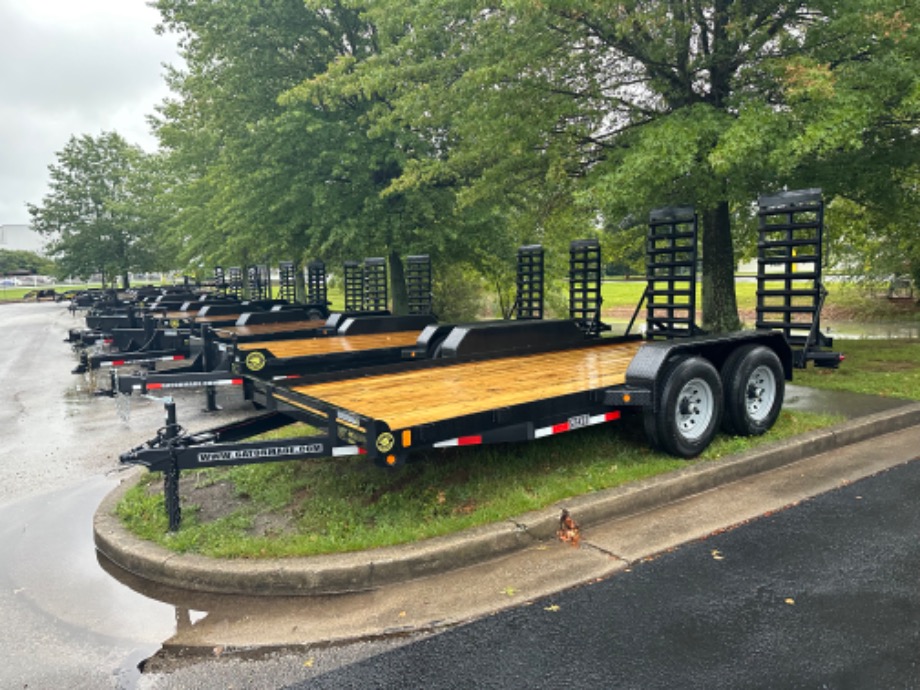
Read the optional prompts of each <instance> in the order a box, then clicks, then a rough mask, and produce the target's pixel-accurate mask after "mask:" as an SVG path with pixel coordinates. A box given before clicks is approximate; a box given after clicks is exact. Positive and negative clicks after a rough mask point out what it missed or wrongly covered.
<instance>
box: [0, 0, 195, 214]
mask: <svg viewBox="0 0 920 690" xmlns="http://www.w3.org/2000/svg"><path fill="white" fill-rule="evenodd" d="M158 20H159V13H158V12H157V11H156V10H155V9H153V8H150V7H148V6H147V5H146V0H79V1H78V2H77V1H74V0H0V27H2V29H0V36H2V40H0V66H2V67H0V224H7V223H27V222H28V220H29V216H28V212H27V211H26V206H25V205H26V203H27V202H28V203H40V201H41V198H42V196H43V194H44V193H45V191H46V187H47V180H48V172H47V170H48V165H49V164H51V163H53V162H54V160H55V152H57V151H60V150H61V149H62V148H63V147H64V145H65V144H66V143H67V140H68V139H69V138H70V137H71V135H77V136H79V135H81V134H92V135H96V134H98V133H100V132H102V131H111V130H115V131H117V132H118V133H120V134H121V135H122V136H124V137H125V138H126V139H127V140H128V141H130V142H132V143H135V144H139V145H141V146H143V147H144V148H145V149H147V150H152V149H153V148H154V147H155V146H156V142H155V140H154V138H153V137H152V136H151V134H150V132H149V128H148V127H147V123H146V119H145V118H146V116H147V115H149V114H151V113H153V111H154V106H155V105H156V104H158V103H159V102H161V101H162V100H163V98H164V97H165V96H166V95H167V93H168V90H167V89H166V86H165V83H164V82H163V76H162V75H163V67H162V65H163V63H169V64H178V63H179V58H178V55H177V53H176V46H175V40H174V38H173V37H171V36H168V35H167V36H158V35H157V34H156V33H155V32H154V27H155V26H156V24H157V22H158Z"/></svg>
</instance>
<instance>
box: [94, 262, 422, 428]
mask: <svg viewBox="0 0 920 690" xmlns="http://www.w3.org/2000/svg"><path fill="white" fill-rule="evenodd" d="M351 265H352V266H353V268H355V269H356V270H353V271H351V272H350V274H349V279H348V280H347V281H346V282H347V283H348V284H349V287H350V289H349V290H348V291H347V294H350V295H352V298H351V299H348V300H346V308H347V309H348V311H345V312H334V313H330V314H328V317H327V318H326V319H325V320H320V319H309V318H308V317H310V316H315V315H316V314H318V313H320V312H319V309H318V308H317V307H316V306H309V305H308V306H307V307H304V308H300V309H298V308H289V307H282V308H279V307H275V308H273V309H272V310H271V311H258V312H251V313H246V314H243V315H241V316H240V317H239V318H238V319H237V321H236V322H235V323H234V324H233V325H221V326H217V327H214V328H211V327H208V326H203V327H202V328H201V331H200V333H199V334H198V335H197V336H195V335H193V336H191V337H190V338H189V340H190V345H189V347H190V349H191V352H192V355H193V356H192V358H191V359H190V360H189V362H188V364H187V365H186V366H180V367H172V368H170V369H168V370H166V371H162V372H159V371H141V372H138V373H132V374H127V375H122V374H120V373H115V372H114V371H113V373H112V376H111V389H110V390H109V391H101V392H100V393H101V394H112V395H114V394H116V393H121V394H131V393H133V392H140V393H142V394H146V393H148V392H150V391H155V390H169V389H174V388H186V389H187V388H198V387H204V388H206V393H207V409H208V410H212V411H213V410H216V409H218V408H217V406H216V401H215V398H214V393H215V391H214V389H213V387H214V386H238V385H242V384H243V383H244V381H243V379H242V378H241V376H242V375H247V374H249V373H251V372H250V370H249V367H248V366H247V365H246V364H245V363H243V364H236V365H233V366H232V363H233V357H234V355H235V353H236V347H237V345H238V344H240V343H245V342H248V341H252V340H254V339H257V340H260V341H264V342H265V343H267V342H271V343H273V344H277V343H280V342H282V341H283V342H292V343H293V342H295V341H296V342H300V343H301V349H309V347H310V346H309V343H311V342H312V341H313V340H317V339H330V338H332V339H337V338H340V337H343V336H357V335H362V336H369V335H371V334H380V335H381V337H380V338H377V339H376V346H375V344H374V343H371V342H370V340H372V339H369V338H363V339H361V338H359V339H358V341H356V342H352V343H351V345H350V346H349V347H346V348H345V349H346V350H347V352H339V353H338V355H330V356H329V357H327V358H326V360H325V361H326V363H328V366H330V367H333V368H335V369H336V370H341V369H344V368H349V367H359V366H369V365H374V364H378V363H380V362H381V361H386V359H393V360H398V359H399V353H400V349H399V347H398V346H394V347H391V348H390V349H389V351H388V352H386V353H383V352H381V346H380V345H381V343H383V342H385V341H386V340H388V338H387V336H386V335H385V334H388V333H391V332H396V331H405V332H409V331H411V332H412V334H413V336H417V335H418V334H419V333H420V332H421V331H422V330H423V329H424V328H425V327H426V326H427V325H429V324H432V323H434V322H435V317H434V316H433V315H432V314H431V313H430V312H431V299H430V284H431V282H430V260H429V257H428V256H427V255H417V256H411V257H409V258H408V266H407V273H408V275H409V276H410V279H411V277H412V276H418V275H419V274H424V275H426V276H427V280H415V281H412V280H410V285H409V287H410V290H409V302H410V305H413V306H414V310H413V312H414V313H410V314H407V315H394V314H390V313H389V311H387V310H386V265H385V263H384V262H383V260H382V259H366V260H365V262H364V266H363V267H361V266H358V265H357V264H356V263H355V262H351ZM322 275H323V276H324V275H325V273H324V269H323V273H322ZM313 279H314V280H316V281H318V282H320V283H321V285H322V286H323V287H324V286H325V278H324V277H323V278H322V279H321V280H320V279H319V278H317V276H316V273H314V274H313ZM365 282H366V283H368V284H370V285H373V286H376V287H375V291H374V292H373V293H372V294H371V295H370V296H368V295H365V294H364V291H363V285H364V283H365ZM381 284H382V287H381ZM358 288H361V289H360V290H359V289H358ZM317 289H318V288H317ZM311 297H313V296H312V295H311ZM320 297H321V298H322V300H323V301H324V300H325V293H324V292H323V293H322V294H321V295H320ZM323 303H325V302H323ZM364 341H366V342H364ZM399 342H400V343H407V344H408V343H409V339H408V337H403V338H401V339H400V340H399ZM281 347H282V349H283V346H281ZM320 349H321V348H320ZM329 349H330V351H333V352H334V351H335V350H336V349H337V348H335V347H332V348H329ZM340 349H341V348H340ZM259 356H261V354H258V353H257V354H256V355H253V357H252V358H250V359H249V360H248V361H249V362H253V361H255V358H256V357H259ZM269 356H270V357H272V355H269ZM330 360H334V361H331V362H330ZM231 366H232V368H233V369H235V370H236V371H232V370H231ZM274 367H275V363H274V362H273V364H272V368H273V369H274ZM256 370H257V369H254V370H253V371H256ZM250 397H251V396H250Z"/></svg>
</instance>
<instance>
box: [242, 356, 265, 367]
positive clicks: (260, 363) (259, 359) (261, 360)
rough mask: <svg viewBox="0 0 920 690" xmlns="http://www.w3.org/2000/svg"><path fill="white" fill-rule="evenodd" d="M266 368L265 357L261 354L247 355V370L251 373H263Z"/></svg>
mask: <svg viewBox="0 0 920 690" xmlns="http://www.w3.org/2000/svg"><path fill="white" fill-rule="evenodd" d="M264 367H265V355H263V354H262V353H261V352H250V353H249V354H248V355H246V368H247V369H249V371H261V370H262V369H263V368H264Z"/></svg>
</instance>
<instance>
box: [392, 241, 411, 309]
mask: <svg viewBox="0 0 920 690" xmlns="http://www.w3.org/2000/svg"><path fill="white" fill-rule="evenodd" d="M387 263H388V264H389V269H390V299H391V300H392V302H393V313H394V314H408V313H409V294H408V292H407V290H406V272H405V270H404V269H403V263H402V258H401V257H400V256H399V252H398V251H396V250H395V249H391V250H390V255H389V257H388V259H387Z"/></svg>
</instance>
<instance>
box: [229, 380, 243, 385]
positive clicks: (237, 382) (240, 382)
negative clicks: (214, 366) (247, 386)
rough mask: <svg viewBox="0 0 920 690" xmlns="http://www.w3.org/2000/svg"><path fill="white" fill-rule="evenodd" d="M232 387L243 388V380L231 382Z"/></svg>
mask: <svg viewBox="0 0 920 690" xmlns="http://www.w3.org/2000/svg"><path fill="white" fill-rule="evenodd" d="M230 385H231V386H242V385H243V379H233V380H232V381H230Z"/></svg>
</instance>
